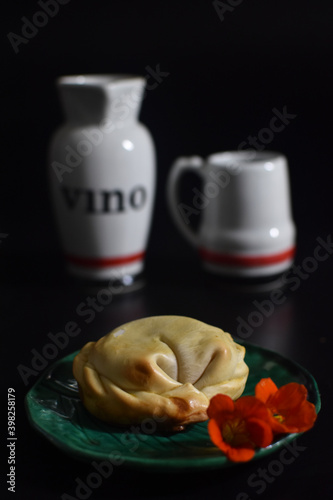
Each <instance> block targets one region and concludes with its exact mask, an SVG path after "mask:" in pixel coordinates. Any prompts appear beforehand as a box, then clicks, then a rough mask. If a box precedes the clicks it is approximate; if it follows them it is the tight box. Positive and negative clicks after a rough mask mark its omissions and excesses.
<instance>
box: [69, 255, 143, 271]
mask: <svg viewBox="0 0 333 500" xmlns="http://www.w3.org/2000/svg"><path fill="white" fill-rule="evenodd" d="M144 256H145V252H139V253H135V254H132V255H124V256H119V257H80V256H79V255H68V254H67V255H66V256H65V258H66V260H67V261H68V262H69V263H70V264H74V265H76V266H81V267H99V268H105V267H113V266H121V265H123V264H131V263H132V262H137V261H140V260H142V259H143V258H144Z"/></svg>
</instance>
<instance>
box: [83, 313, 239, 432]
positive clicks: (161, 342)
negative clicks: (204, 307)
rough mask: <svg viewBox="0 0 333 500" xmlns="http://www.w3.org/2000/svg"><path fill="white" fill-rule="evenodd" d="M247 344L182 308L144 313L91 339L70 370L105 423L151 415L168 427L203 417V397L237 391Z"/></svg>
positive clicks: (175, 427)
mask: <svg viewBox="0 0 333 500" xmlns="http://www.w3.org/2000/svg"><path fill="white" fill-rule="evenodd" d="M244 356H245V348H244V347H243V346H241V345H238V344H237V343H235V342H234V341H233V339H232V337H231V335H230V334H229V333H226V332H224V331H223V330H221V329H220V328H216V327H214V326H210V325H207V324H206V323H203V322H201V321H198V320H195V319H192V318H188V317H184V316H153V317H148V318H142V319H138V320H135V321H132V322H130V323H126V324H124V325H122V326H119V327H118V328H116V329H114V330H113V331H111V332H110V333H109V334H107V335H105V336H104V337H102V338H101V339H100V340H98V341H97V342H89V343H88V344H86V345H85V346H84V347H83V348H82V349H81V351H80V352H79V353H78V354H77V356H76V357H75V359H74V362H73V373H74V376H75V378H76V380H77V382H78V385H79V391H80V397H81V399H82V401H83V404H84V406H85V407H86V408H87V410H88V411H90V412H91V413H92V414H93V415H95V416H96V417H98V418H100V419H101V420H103V421H105V422H109V423H111V424H120V425H130V424H137V423H140V422H143V421H144V420H145V419H149V418H153V419H155V421H156V422H158V425H159V426H160V427H163V428H164V429H167V430H172V431H175V430H182V429H183V428H184V427H185V426H186V425H187V424H190V423H194V422H200V421H204V420H207V413H206V410H207V407H208V405H209V399H210V398H211V397H212V396H214V395H215V394H218V393H223V394H227V395H229V396H230V397H231V398H233V399H237V398H238V397H239V396H240V395H241V394H242V392H243V391H244V387H245V383H246V380H247V377H248V371H249V370H248V367H247V365H246V364H245V362H244Z"/></svg>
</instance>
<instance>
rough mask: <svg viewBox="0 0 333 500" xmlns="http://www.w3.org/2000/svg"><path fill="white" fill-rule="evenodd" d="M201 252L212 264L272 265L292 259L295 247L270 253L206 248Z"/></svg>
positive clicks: (203, 257) (201, 249) (202, 256)
mask: <svg viewBox="0 0 333 500" xmlns="http://www.w3.org/2000/svg"><path fill="white" fill-rule="evenodd" d="M199 253H200V255H201V258H202V259H203V260H205V261H207V262H211V263H212V264H220V265H229V266H242V267H255V266H270V265H272V264H279V263H280V262H284V261H285V260H289V259H292V258H293V257H294V255H295V247H292V248H290V249H288V250H285V251H284V252H279V253H275V254H270V255H230V254H223V253H218V252H214V251H211V250H207V249H206V248H200V249H199Z"/></svg>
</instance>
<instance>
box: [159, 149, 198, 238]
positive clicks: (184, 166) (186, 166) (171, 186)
mask: <svg viewBox="0 0 333 500" xmlns="http://www.w3.org/2000/svg"><path fill="white" fill-rule="evenodd" d="M203 165H204V160H203V158H201V157H200V156H189V157H185V156H182V157H180V158H177V159H176V160H175V162H174V163H173V164H172V165H171V169H170V173H169V176H168V180H167V201H168V205H169V210H170V214H171V216H172V218H173V220H174V222H175V224H176V226H177V227H178V229H179V231H180V232H181V234H182V235H183V236H184V237H185V238H186V239H187V240H188V241H189V243H191V245H193V246H195V247H198V246H199V235H198V233H197V232H196V231H194V230H193V229H191V227H190V225H189V222H186V221H185V218H184V216H183V215H182V212H181V210H180V207H181V203H180V201H179V196H178V194H179V182H180V178H181V175H182V174H183V173H185V172H186V171H192V172H193V171H194V172H196V173H197V174H198V175H200V176H201V177H202V167H203Z"/></svg>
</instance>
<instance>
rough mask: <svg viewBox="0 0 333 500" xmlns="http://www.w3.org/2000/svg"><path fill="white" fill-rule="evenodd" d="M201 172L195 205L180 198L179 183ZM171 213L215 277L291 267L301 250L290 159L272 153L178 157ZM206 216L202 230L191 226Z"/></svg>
mask: <svg viewBox="0 0 333 500" xmlns="http://www.w3.org/2000/svg"><path fill="white" fill-rule="evenodd" d="M189 170H190V171H195V172H196V173H197V174H198V175H199V176H200V177H201V180H202V188H201V190H200V189H198V188H193V189H192V193H193V197H192V201H191V203H187V204H185V203H182V202H181V201H180V199H179V195H178V191H179V183H180V179H181V176H182V174H183V173H184V172H186V171H189ZM167 195H168V202H169V207H170V211H171V215H172V217H173V219H174V221H175V223H176V225H177V227H178V229H179V230H180V232H181V233H182V235H183V236H184V237H185V238H186V239H187V240H188V241H189V242H190V243H191V244H192V245H194V246H195V247H196V248H197V249H198V251H199V253H200V256H201V258H202V261H203V264H204V267H205V268H206V269H207V270H209V271H212V272H214V273H219V274H226V275H232V276H241V277H262V276H269V275H274V274H278V273H280V272H282V271H284V270H285V269H287V268H288V267H289V266H290V265H291V263H292V261H293V257H294V252H295V233H296V231H295V225H294V222H293V220H292V215H291V199H290V188H289V178H288V165H287V160H286V158H285V157H284V156H283V155H281V154H279V153H275V152H272V151H265V152H259V151H258V152H255V151H248V152H246V151H244V152H241V151H230V152H222V153H216V154H213V155H210V156H209V157H208V158H207V159H206V160H203V159H202V158H200V157H198V156H194V157H188V158H178V159H177V160H176V161H175V162H174V164H173V165H172V167H171V170H170V173H169V178H168V185H167ZM196 217H200V223H199V229H198V230H197V231H194V230H193V228H192V226H191V223H192V222H193V220H194V219H195V218H196Z"/></svg>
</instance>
